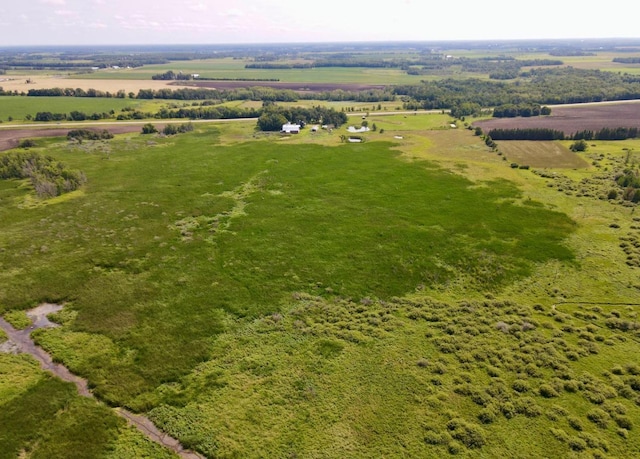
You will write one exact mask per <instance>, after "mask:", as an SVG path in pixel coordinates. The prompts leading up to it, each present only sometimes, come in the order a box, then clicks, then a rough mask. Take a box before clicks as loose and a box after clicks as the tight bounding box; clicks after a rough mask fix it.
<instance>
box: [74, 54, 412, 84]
mask: <svg viewBox="0 0 640 459" xmlns="http://www.w3.org/2000/svg"><path fill="white" fill-rule="evenodd" d="M247 62H248V61H247ZM247 62H246V61H242V60H233V59H210V60H202V61H198V60H196V61H176V62H171V63H170V64H162V65H145V66H144V67H142V68H141V69H129V70H122V69H118V70H112V69H110V70H104V71H98V72H94V73H87V74H78V75H73V78H77V79H123V80H150V79H151V77H152V76H153V75H156V74H159V73H164V72H166V71H168V70H173V71H175V72H179V71H182V72H183V73H189V74H193V73H198V74H200V76H201V77H203V78H231V79H235V78H250V79H265V80H271V79H278V80H280V81H281V82H285V83H361V84H376V85H389V84H408V83H419V82H420V79H421V77H420V76H416V75H407V74H406V72H404V71H402V70H400V69H372V68H363V67H348V68H347V67H344V68H333V67H320V68H313V69H284V70H278V69H245V68H244V66H245V64H246V63H247Z"/></svg>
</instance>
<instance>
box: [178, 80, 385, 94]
mask: <svg viewBox="0 0 640 459" xmlns="http://www.w3.org/2000/svg"><path fill="white" fill-rule="evenodd" d="M181 86H184V85H181ZM188 86H195V87H198V88H210V89H237V88H249V87H251V86H262V87H267V88H274V89H291V90H293V91H302V92H304V91H314V92H317V91H333V90H334V89H342V90H343V91H367V90H370V89H383V88H384V85H375V84H359V83H285V82H282V81H196V82H194V81H192V82H189V83H188Z"/></svg>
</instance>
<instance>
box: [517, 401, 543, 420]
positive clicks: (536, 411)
mask: <svg viewBox="0 0 640 459" xmlns="http://www.w3.org/2000/svg"><path fill="white" fill-rule="evenodd" d="M516 411H517V412H518V413H521V414H524V415H525V416H526V417H528V418H535V417H537V416H540V415H541V414H542V410H541V409H540V407H539V406H538V405H537V404H536V402H535V401H534V400H533V399H532V398H530V397H523V398H521V399H520V400H517V401H516Z"/></svg>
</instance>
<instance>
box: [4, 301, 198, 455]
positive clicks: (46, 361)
mask: <svg viewBox="0 0 640 459" xmlns="http://www.w3.org/2000/svg"><path fill="white" fill-rule="evenodd" d="M61 309H62V306H61V305H58V304H50V303H44V304H41V305H40V306H38V307H36V308H34V309H31V310H29V311H27V316H28V317H29V318H30V319H31V322H32V325H31V326H30V327H28V328H26V329H24V330H16V329H15V328H13V326H11V324H9V323H8V322H7V321H6V320H4V319H3V318H2V317H0V328H1V329H2V330H3V331H4V332H5V333H6V334H7V336H8V338H9V339H8V341H7V342H6V343H4V344H2V346H0V352H11V353H25V354H29V355H31V356H32V357H34V358H35V359H36V360H37V361H38V362H39V363H40V366H41V367H42V369H43V370H45V371H49V372H51V373H53V374H54V375H55V376H57V377H58V378H60V379H62V380H64V381H68V382H71V383H73V384H75V386H76V387H77V389H78V393H79V394H80V395H81V396H83V397H90V398H94V396H93V394H92V393H91V391H90V390H89V385H88V382H87V380H86V379H84V378H80V377H79V376H76V375H74V374H73V373H71V372H70V371H69V369H68V368H67V367H65V366H64V365H62V364H59V363H55V362H54V361H53V358H52V357H51V355H49V354H48V353H47V352H46V351H45V350H44V349H42V348H41V347H39V346H36V344H35V343H34V342H33V340H32V339H31V332H32V331H34V330H36V329H38V328H54V327H58V326H59V325H58V324H56V323H53V322H51V321H50V320H49V319H48V318H47V316H48V315H49V314H52V313H55V312H58V311H60V310H61ZM114 412H115V413H116V414H117V415H118V416H120V417H122V418H124V419H126V420H127V422H128V423H129V424H130V425H132V426H133V427H135V428H137V429H138V430H139V431H140V432H142V433H143V434H144V435H145V436H146V437H147V438H149V439H150V440H151V441H154V442H156V443H159V444H160V445H162V446H164V447H166V448H168V449H170V450H172V451H173V452H175V453H176V454H178V455H179V456H180V457H182V458H184V459H204V457H203V456H201V455H200V454H198V453H196V452H194V451H191V450H187V449H185V448H184V447H183V446H182V445H181V444H180V442H179V441H178V440H176V439H175V438H173V437H171V436H170V435H168V434H166V433H164V432H162V431H161V430H160V429H158V428H157V427H156V426H155V425H154V424H153V422H151V420H150V419H149V418H147V417H145V416H143V415H140V414H135V413H132V412H130V411H127V410H126V409H124V408H115V409H114Z"/></svg>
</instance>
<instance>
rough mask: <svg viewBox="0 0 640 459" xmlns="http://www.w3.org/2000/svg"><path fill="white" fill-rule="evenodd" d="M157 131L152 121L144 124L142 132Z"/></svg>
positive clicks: (152, 132)
mask: <svg viewBox="0 0 640 459" xmlns="http://www.w3.org/2000/svg"><path fill="white" fill-rule="evenodd" d="M156 132H158V130H157V129H156V127H155V126H154V125H153V124H151V123H147V124H145V125H144V126H142V133H143V134H155V133H156Z"/></svg>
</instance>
